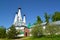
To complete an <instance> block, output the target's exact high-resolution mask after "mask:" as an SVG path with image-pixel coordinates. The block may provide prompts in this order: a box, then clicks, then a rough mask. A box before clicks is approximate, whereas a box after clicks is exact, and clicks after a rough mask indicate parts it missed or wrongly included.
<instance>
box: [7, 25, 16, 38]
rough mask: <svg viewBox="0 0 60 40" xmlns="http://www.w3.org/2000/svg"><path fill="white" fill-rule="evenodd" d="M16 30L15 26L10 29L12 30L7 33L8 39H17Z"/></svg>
mask: <svg viewBox="0 0 60 40" xmlns="http://www.w3.org/2000/svg"><path fill="white" fill-rule="evenodd" d="M16 32H17V31H16V29H15V26H14V25H12V26H11V27H10V29H8V32H7V37H8V38H15V37H16Z"/></svg>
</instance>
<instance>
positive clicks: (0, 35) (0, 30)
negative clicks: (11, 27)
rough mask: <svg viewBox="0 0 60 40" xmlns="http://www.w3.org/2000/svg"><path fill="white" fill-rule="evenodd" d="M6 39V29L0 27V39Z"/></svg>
mask: <svg viewBox="0 0 60 40" xmlns="http://www.w3.org/2000/svg"><path fill="white" fill-rule="evenodd" d="M5 37H6V28H4V27H3V26H1V27H0V38H5Z"/></svg>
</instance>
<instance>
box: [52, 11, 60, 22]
mask: <svg viewBox="0 0 60 40" xmlns="http://www.w3.org/2000/svg"><path fill="white" fill-rule="evenodd" d="M59 20H60V12H55V13H54V15H53V16H52V21H59Z"/></svg>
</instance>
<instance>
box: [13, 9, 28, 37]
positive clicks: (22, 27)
mask: <svg viewBox="0 0 60 40" xmlns="http://www.w3.org/2000/svg"><path fill="white" fill-rule="evenodd" d="M25 17H26V16H25V15H24V17H23V19H22V16H21V8H18V12H16V14H15V18H14V22H13V25H15V28H16V30H17V31H19V32H20V34H18V35H17V36H18V37H21V36H29V29H28V28H27V25H26V18H25Z"/></svg>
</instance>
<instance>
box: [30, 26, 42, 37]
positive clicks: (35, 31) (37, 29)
mask: <svg viewBox="0 0 60 40" xmlns="http://www.w3.org/2000/svg"><path fill="white" fill-rule="evenodd" d="M31 34H32V36H33V37H41V36H42V35H43V30H42V26H40V25H35V26H33V28H32V30H31Z"/></svg>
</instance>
